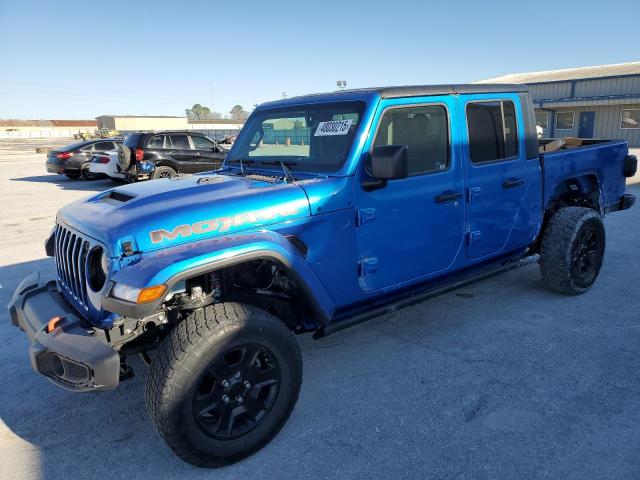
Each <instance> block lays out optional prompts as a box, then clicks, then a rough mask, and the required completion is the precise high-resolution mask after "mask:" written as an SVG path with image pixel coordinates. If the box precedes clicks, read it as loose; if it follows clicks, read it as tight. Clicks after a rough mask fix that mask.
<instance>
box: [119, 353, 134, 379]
mask: <svg viewBox="0 0 640 480" xmlns="http://www.w3.org/2000/svg"><path fill="white" fill-rule="evenodd" d="M133 377H135V374H134V373H133V368H131V365H129V364H128V363H127V357H125V356H124V355H123V356H121V357H120V381H121V382H124V381H125V380H129V379H130V378H133Z"/></svg>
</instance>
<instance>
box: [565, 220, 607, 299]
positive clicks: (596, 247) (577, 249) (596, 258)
mask: <svg viewBox="0 0 640 480" xmlns="http://www.w3.org/2000/svg"><path fill="white" fill-rule="evenodd" d="M601 232H602V230H601V229H598V228H597V224H595V223H594V222H587V223H585V224H584V225H583V226H582V228H581V229H580V231H579V232H578V235H577V237H576V241H575V244H574V246H573V252H572V255H571V273H572V276H573V278H574V279H575V282H576V284H577V285H578V286H580V287H588V286H590V285H591V284H592V283H593V282H594V280H595V277H596V276H597V275H598V272H599V271H600V266H601V264H602V255H603V251H604V238H602V237H603V235H602V233H601Z"/></svg>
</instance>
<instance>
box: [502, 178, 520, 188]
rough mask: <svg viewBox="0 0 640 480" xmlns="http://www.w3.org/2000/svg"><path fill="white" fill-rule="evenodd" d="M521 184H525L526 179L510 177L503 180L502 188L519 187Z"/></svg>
mask: <svg viewBox="0 0 640 480" xmlns="http://www.w3.org/2000/svg"><path fill="white" fill-rule="evenodd" d="M521 185H524V180H520V179H519V178H510V179H509V180H505V181H504V182H502V188H504V189H508V188H518V187H519V186H521Z"/></svg>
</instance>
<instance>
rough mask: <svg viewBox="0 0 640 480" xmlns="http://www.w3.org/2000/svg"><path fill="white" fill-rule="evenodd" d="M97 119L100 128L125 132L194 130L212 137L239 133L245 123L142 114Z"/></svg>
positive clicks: (224, 119) (106, 116)
mask: <svg viewBox="0 0 640 480" xmlns="http://www.w3.org/2000/svg"><path fill="white" fill-rule="evenodd" d="M96 120H97V121H98V125H99V127H100V128H105V129H107V130H117V131H118V132H120V133H124V134H126V133H129V132H136V131H140V130H193V131H198V132H201V133H205V134H207V135H209V136H210V137H211V138H220V137H225V136H228V135H237V134H238V132H239V131H240V129H241V128H242V125H243V122H242V121H241V120H231V119H226V118H218V119H212V120H194V119H191V118H187V117H167V116H155V117H154V116H142V115H101V116H99V117H97V119H96Z"/></svg>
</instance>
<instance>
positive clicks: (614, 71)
mask: <svg viewBox="0 0 640 480" xmlns="http://www.w3.org/2000/svg"><path fill="white" fill-rule="evenodd" d="M618 75H640V62H629V63H616V64H613V65H597V66H594V67H579V68H565V69H563V70H549V71H545V72H531V73H513V74H510V75H502V76H500V77H494V78H487V79H486V80H480V81H478V82H475V83H529V84H530V83H543V82H561V81H563V80H580V79H584V78H600V77H612V76H618Z"/></svg>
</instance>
